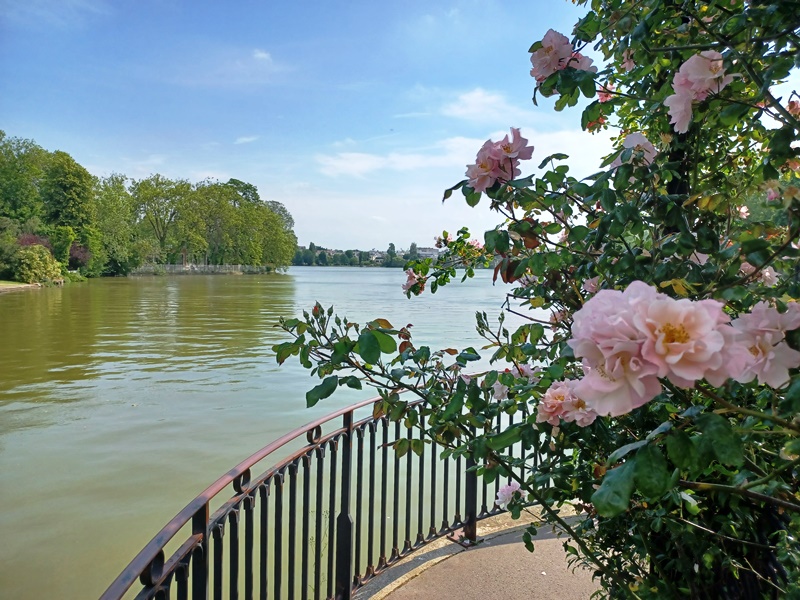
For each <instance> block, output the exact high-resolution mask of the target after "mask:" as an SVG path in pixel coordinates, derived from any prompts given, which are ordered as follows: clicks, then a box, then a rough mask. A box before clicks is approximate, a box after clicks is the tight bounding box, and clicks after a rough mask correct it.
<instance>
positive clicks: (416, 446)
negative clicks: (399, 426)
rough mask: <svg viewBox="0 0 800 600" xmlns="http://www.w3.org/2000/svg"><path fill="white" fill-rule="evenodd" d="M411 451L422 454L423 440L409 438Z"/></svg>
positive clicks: (423, 449) (423, 448) (418, 454)
mask: <svg viewBox="0 0 800 600" xmlns="http://www.w3.org/2000/svg"><path fill="white" fill-rule="evenodd" d="M411 451H412V452H413V453H414V454H416V455H417V456H422V453H423V452H424V451H425V442H424V441H422V440H417V439H414V440H411Z"/></svg>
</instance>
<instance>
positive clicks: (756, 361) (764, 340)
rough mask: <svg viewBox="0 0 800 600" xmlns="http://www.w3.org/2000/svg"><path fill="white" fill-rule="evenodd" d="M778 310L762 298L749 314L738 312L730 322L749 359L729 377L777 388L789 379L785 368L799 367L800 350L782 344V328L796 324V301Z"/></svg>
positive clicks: (799, 316) (798, 321)
mask: <svg viewBox="0 0 800 600" xmlns="http://www.w3.org/2000/svg"><path fill="white" fill-rule="evenodd" d="M789 306H790V308H789V310H787V311H786V312H785V313H779V312H778V311H777V310H776V309H775V308H773V307H771V306H769V305H768V304H767V303H766V302H759V303H758V304H756V305H755V306H754V307H753V310H751V311H750V313H749V314H744V315H741V316H740V317H739V318H738V319H735V320H734V321H733V323H731V325H733V328H734V329H736V331H737V332H738V333H739V334H740V343H741V344H743V345H744V346H745V347H747V348H748V350H749V352H750V354H751V355H752V357H753V358H752V361H751V362H750V364H748V365H747V366H746V368H745V369H744V370H743V371H742V372H741V373H740V374H738V376H734V377H733V378H734V379H735V380H736V381H739V382H741V383H747V382H749V381H752V380H753V379H755V378H758V383H760V384H762V385H763V384H766V385H769V386H770V387H773V388H780V387H783V386H784V385H786V384H787V383H788V382H789V369H795V368H797V367H800V352H798V351H797V350H794V349H792V348H790V347H789V346H788V344H786V342H785V341H784V339H785V335H784V334H785V332H786V331H791V330H792V329H797V328H798V327H800V311H798V310H797V306H796V303H792V304H790V305H789Z"/></svg>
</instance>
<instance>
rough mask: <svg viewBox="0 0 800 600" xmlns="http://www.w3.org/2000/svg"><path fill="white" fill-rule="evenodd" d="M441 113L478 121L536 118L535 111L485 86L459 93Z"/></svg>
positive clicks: (490, 121) (489, 121)
mask: <svg viewBox="0 0 800 600" xmlns="http://www.w3.org/2000/svg"><path fill="white" fill-rule="evenodd" d="M441 114H442V115H444V116H446V117H453V118H456V119H464V120H466V121H472V122H477V123H494V122H503V123H508V122H520V121H528V122H530V121H532V120H533V119H535V118H536V116H535V115H536V113H534V111H532V110H529V109H528V110H526V109H523V108H520V107H519V106H515V105H513V104H511V103H510V102H509V101H508V100H506V98H505V96H504V95H503V94H500V93H497V92H490V91H487V90H484V89H483V88H475V89H474V90H470V91H469V92H464V93H463V94H459V96H458V98H456V99H455V100H454V101H452V102H448V103H447V104H445V105H443V106H442V108H441Z"/></svg>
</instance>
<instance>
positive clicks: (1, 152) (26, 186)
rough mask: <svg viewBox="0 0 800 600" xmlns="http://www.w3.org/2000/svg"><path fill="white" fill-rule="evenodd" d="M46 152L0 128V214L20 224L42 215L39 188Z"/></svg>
mask: <svg viewBox="0 0 800 600" xmlns="http://www.w3.org/2000/svg"><path fill="white" fill-rule="evenodd" d="M46 160H47V152H45V151H44V150H43V149H42V148H41V147H39V146H38V145H36V143H34V142H33V141H32V140H24V139H20V138H9V137H7V136H6V134H5V132H4V131H2V130H0V215H2V216H4V217H7V218H10V219H13V220H15V221H17V222H18V223H23V222H25V221H28V220H30V219H32V218H37V217H42V216H43V215H44V208H43V206H42V198H41V193H40V188H41V186H42V179H43V178H44V165H45V163H46Z"/></svg>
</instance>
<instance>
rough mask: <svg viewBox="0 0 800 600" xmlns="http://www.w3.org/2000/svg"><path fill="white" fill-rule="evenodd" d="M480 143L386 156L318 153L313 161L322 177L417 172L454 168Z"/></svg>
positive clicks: (463, 141)
mask: <svg viewBox="0 0 800 600" xmlns="http://www.w3.org/2000/svg"><path fill="white" fill-rule="evenodd" d="M480 143H481V142H480V141H479V140H475V139H469V138H463V137H454V138H448V139H445V140H442V141H440V142H438V143H436V144H435V145H434V146H432V147H430V148H423V149H418V150H410V151H407V152H390V153H388V154H369V153H365V152H337V153H336V154H331V155H326V154H318V155H317V156H316V157H315V159H316V161H317V164H318V165H319V170H320V172H321V173H322V174H323V175H328V176H330V177H339V176H346V177H360V178H363V177H366V176H367V175H369V174H370V173H374V172H376V171H385V170H388V171H399V172H406V171H418V170H420V169H432V168H442V167H454V166H455V167H457V166H459V165H461V164H465V163H464V161H465V160H467V158H468V157H469V156H470V154H474V148H476V147H478V146H479V145H480Z"/></svg>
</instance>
